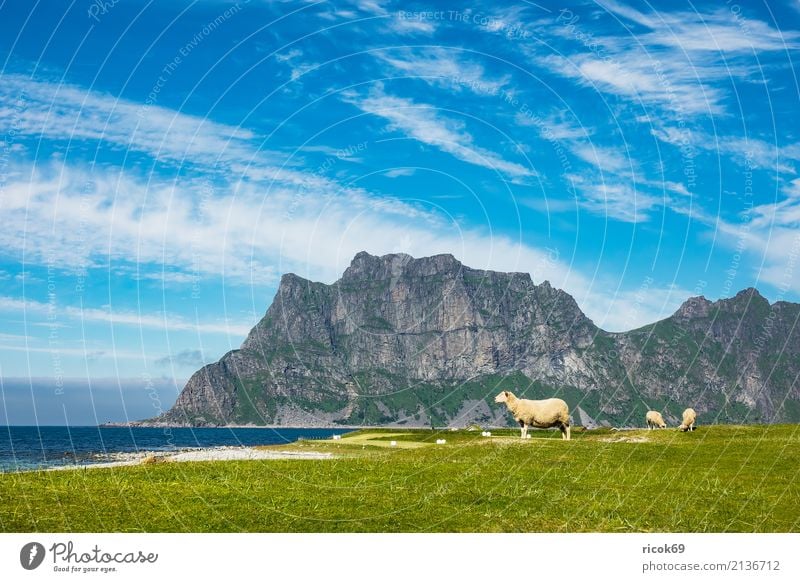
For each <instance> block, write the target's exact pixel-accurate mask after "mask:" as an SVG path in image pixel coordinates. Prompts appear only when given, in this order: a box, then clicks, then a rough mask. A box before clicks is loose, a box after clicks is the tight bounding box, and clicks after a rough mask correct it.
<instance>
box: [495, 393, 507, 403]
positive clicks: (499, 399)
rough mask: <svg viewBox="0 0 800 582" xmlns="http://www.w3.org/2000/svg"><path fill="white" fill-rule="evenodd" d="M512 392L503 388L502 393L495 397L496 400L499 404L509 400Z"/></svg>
mask: <svg viewBox="0 0 800 582" xmlns="http://www.w3.org/2000/svg"><path fill="white" fill-rule="evenodd" d="M509 394H510V392H509V391H508V390H503V391H502V392H501V393H500V394H498V395H497V396H495V397H494V401H495V402H497V403H498V404H499V403H501V402H508V395H509Z"/></svg>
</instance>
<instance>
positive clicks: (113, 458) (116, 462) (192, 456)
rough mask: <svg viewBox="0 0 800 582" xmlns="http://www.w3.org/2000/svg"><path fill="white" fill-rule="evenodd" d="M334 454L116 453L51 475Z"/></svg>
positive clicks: (247, 450) (239, 450) (246, 450)
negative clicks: (154, 464)
mask: <svg viewBox="0 0 800 582" xmlns="http://www.w3.org/2000/svg"><path fill="white" fill-rule="evenodd" d="M333 456H334V455H332V454H331V453H318V452H310V451H309V452H300V451H298V452H294V451H268V450H264V449H255V448H252V447H208V448H202V449H189V450H183V451H170V452H164V451H139V452H135V453H115V454H112V455H109V456H108V458H109V460H108V461H105V462H99V463H86V464H75V465H61V466H58V467H50V468H49V470H51V471H66V470H72V469H104V468H109V467H128V466H132V465H141V464H142V463H143V462H144V461H145V459H147V458H148V457H153V458H154V459H155V460H156V461H157V462H163V463H187V462H197V461H256V460H281V459H294V460H324V459H331V458H333Z"/></svg>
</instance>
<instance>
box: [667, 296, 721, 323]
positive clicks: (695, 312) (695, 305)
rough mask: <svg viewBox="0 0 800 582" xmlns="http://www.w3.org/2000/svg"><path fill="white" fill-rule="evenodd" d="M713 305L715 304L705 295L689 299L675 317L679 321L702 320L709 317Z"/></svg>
mask: <svg viewBox="0 0 800 582" xmlns="http://www.w3.org/2000/svg"><path fill="white" fill-rule="evenodd" d="M712 305H714V304H713V303H712V302H711V301H709V300H708V299H706V298H705V297H704V296H703V295H700V296H699V297H689V299H687V300H686V301H684V302H683V304H682V305H681V306H680V307H679V308H678V310H677V311H676V312H675V317H677V318H679V319H700V318H703V317H708V313H709V311H710V310H711V306H712Z"/></svg>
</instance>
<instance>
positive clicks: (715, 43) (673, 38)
mask: <svg viewBox="0 0 800 582" xmlns="http://www.w3.org/2000/svg"><path fill="white" fill-rule="evenodd" d="M598 4H600V5H601V6H603V7H604V8H606V9H607V10H609V11H610V12H613V13H615V14H617V15H619V16H622V17H623V18H627V19H629V20H632V21H633V22H636V23H637V24H639V25H641V26H644V27H646V28H648V29H650V30H651V32H649V33H646V34H644V35H641V36H639V40H640V42H642V43H644V44H646V45H660V46H667V47H674V48H677V49H680V51H681V52H693V51H708V52H715V53H719V52H723V53H745V54H753V53H754V52H760V51H784V50H791V49H797V48H798V46H800V45H798V40H800V33H798V32H796V31H792V30H778V29H775V28H772V27H771V26H770V25H769V24H768V23H766V22H763V21H761V20H757V19H754V18H749V17H748V16H747V15H746V12H745V10H746V8H747V5H746V4H745V5H744V8H745V10H742V6H739V5H736V7H737V8H738V10H734V5H733V4H730V5H727V6H726V7H723V8H720V9H717V10H714V11H712V12H699V11H697V10H695V11H693V12H680V11H675V12H670V11H666V10H659V11H657V12H653V13H649V14H647V13H644V12H641V11H638V10H636V9H634V8H631V7H630V6H626V5H625V4H622V3H621V2H615V1H613V0H600V1H599V2H598Z"/></svg>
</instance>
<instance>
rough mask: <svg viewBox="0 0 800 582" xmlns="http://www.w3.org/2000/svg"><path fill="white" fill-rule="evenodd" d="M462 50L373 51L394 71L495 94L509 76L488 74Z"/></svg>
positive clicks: (436, 82)
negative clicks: (494, 76) (495, 76)
mask: <svg viewBox="0 0 800 582" xmlns="http://www.w3.org/2000/svg"><path fill="white" fill-rule="evenodd" d="M461 53H463V51H460V50H458V49H446V48H442V47H425V48H408V47H402V48H394V49H384V50H381V51H377V52H375V53H374V55H375V57H376V58H377V59H379V60H380V61H381V62H383V63H385V64H387V65H389V66H390V67H392V68H393V69H395V70H396V71H398V72H400V73H403V74H405V75H409V76H411V77H414V78H418V79H420V80H422V81H425V82H426V83H428V84H430V85H434V86H439V87H445V88H448V89H453V88H455V89H457V90H460V89H462V88H466V89H469V90H471V91H472V92H474V93H475V94H477V95H498V94H499V93H500V92H501V91H502V90H503V88H504V87H505V86H507V85H508V83H509V80H510V78H509V77H508V76H505V77H502V78H499V79H497V78H491V77H489V76H488V75H487V74H486V70H485V69H484V67H483V66H481V65H480V64H478V63H476V62H474V61H473V60H470V59H468V58H466V57H465V56H464V55H463V54H461Z"/></svg>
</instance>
